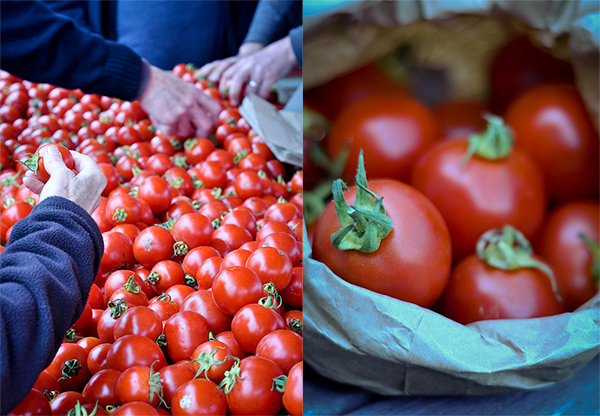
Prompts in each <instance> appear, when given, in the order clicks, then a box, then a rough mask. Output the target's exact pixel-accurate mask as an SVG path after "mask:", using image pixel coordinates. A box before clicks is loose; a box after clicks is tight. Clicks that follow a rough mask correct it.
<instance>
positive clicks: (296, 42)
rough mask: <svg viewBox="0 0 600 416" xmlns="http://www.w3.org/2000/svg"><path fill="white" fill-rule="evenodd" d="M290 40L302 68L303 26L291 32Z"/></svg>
mask: <svg viewBox="0 0 600 416" xmlns="http://www.w3.org/2000/svg"><path fill="white" fill-rule="evenodd" d="M290 39H291V41H292V48H293V49H294V55H296V60H297V61H298V65H300V67H301V68H302V26H298V27H295V28H293V29H292V30H290Z"/></svg>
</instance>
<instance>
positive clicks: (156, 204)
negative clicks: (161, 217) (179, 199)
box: [138, 176, 173, 213]
mask: <svg viewBox="0 0 600 416" xmlns="http://www.w3.org/2000/svg"><path fill="white" fill-rule="evenodd" d="M138 197H139V198H141V199H143V200H144V201H146V202H147V203H148V204H149V205H150V208H151V209H152V212H154V213H160V212H163V211H166V210H167V208H169V205H171V199H172V198H173V190H172V189H171V185H169V182H167V180H166V179H164V178H162V177H160V176H150V177H149V178H147V179H146V180H144V181H143V182H142V184H141V185H140V187H139V189H138Z"/></svg>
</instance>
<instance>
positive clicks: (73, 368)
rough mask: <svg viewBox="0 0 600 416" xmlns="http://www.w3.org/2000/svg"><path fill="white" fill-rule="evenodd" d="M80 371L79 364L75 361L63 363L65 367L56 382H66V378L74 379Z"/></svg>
mask: <svg viewBox="0 0 600 416" xmlns="http://www.w3.org/2000/svg"><path fill="white" fill-rule="evenodd" d="M81 369H82V366H81V363H80V362H79V361H77V359H75V358H74V359H72V360H69V361H65V365H64V367H63V369H62V375H63V376H62V377H61V378H59V379H58V381H61V380H66V379H67V378H71V377H75V376H76V375H77V374H79V370H81Z"/></svg>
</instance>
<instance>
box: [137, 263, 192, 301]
mask: <svg viewBox="0 0 600 416" xmlns="http://www.w3.org/2000/svg"><path fill="white" fill-rule="evenodd" d="M146 280H147V282H148V283H149V284H150V285H152V288H153V289H154V291H155V292H156V293H163V292H164V291H166V290H167V289H169V288H170V287H171V286H174V285H177V284H181V283H183V282H185V272H184V271H183V268H182V267H181V264H179V263H178V262H176V261H173V260H162V261H159V262H158V263H156V264H155V265H154V267H153V268H152V270H151V272H150V275H149V276H148V279H146Z"/></svg>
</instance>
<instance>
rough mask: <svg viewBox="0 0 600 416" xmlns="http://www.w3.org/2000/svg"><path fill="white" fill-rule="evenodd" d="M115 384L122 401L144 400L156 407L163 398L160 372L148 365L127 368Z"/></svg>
mask: <svg viewBox="0 0 600 416" xmlns="http://www.w3.org/2000/svg"><path fill="white" fill-rule="evenodd" d="M115 384H116V393H117V396H118V399H119V400H120V401H121V403H129V402H144V403H148V404H150V405H151V406H154V407H156V406H158V404H159V403H160V400H161V398H162V387H161V385H160V374H159V373H158V371H156V370H153V369H151V368H150V367H147V366H143V365H137V366H135V367H130V368H128V369H126V370H125V371H123V373H122V374H121V375H120V377H119V379H118V380H117V382H116V383H115Z"/></svg>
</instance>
